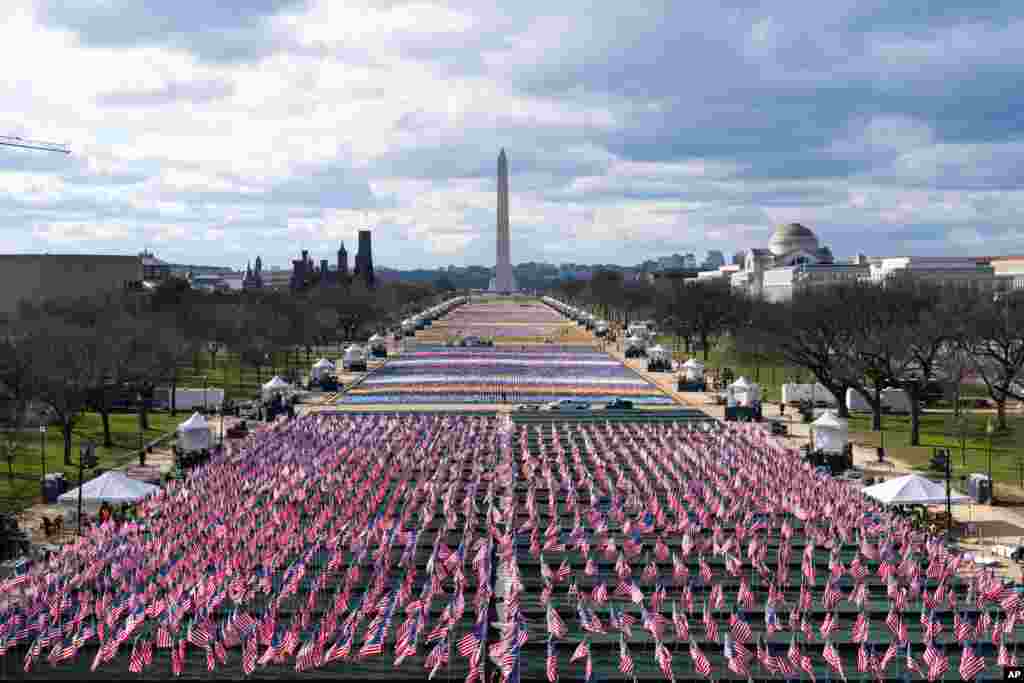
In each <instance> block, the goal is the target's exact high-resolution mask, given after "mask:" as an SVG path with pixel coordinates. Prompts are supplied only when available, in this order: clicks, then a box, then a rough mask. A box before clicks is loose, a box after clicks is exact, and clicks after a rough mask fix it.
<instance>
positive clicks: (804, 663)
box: [786, 635, 814, 679]
mask: <svg viewBox="0 0 1024 683" xmlns="http://www.w3.org/2000/svg"><path fill="white" fill-rule="evenodd" d="M786 656H787V658H788V659H789V663H790V664H791V665H792V668H793V669H794V670H801V669H802V670H803V671H806V672H807V674H808V675H809V676H811V678H812V679H813V678H814V666H813V665H812V664H811V658H810V656H809V655H807V654H805V653H804V652H803V651H802V650H801V649H800V646H799V645H797V643H796V636H795V635H793V636H790V639H789V650H788V651H787V653H786Z"/></svg>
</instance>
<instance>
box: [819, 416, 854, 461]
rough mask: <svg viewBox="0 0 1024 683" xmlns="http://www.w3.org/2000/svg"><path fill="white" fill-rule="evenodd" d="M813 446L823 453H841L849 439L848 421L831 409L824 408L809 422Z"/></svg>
mask: <svg viewBox="0 0 1024 683" xmlns="http://www.w3.org/2000/svg"><path fill="white" fill-rule="evenodd" d="M811 427H812V428H813V429H814V447H815V448H816V449H817V450H819V451H822V452H824V453H842V452H843V451H844V450H846V444H847V442H848V441H849V440H850V426H849V423H848V422H847V421H846V420H844V419H842V418H840V417H839V416H838V415H836V414H835V413H834V412H832V411H831V410H826V411H825V412H824V413H822V414H821V416H820V417H819V418H818V419H817V420H815V421H814V422H812V423H811Z"/></svg>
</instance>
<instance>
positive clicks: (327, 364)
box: [309, 358, 334, 380]
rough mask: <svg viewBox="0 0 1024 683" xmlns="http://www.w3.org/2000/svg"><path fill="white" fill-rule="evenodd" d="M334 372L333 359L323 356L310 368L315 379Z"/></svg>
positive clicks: (310, 374)
mask: <svg viewBox="0 0 1024 683" xmlns="http://www.w3.org/2000/svg"><path fill="white" fill-rule="evenodd" d="M333 372H334V363H332V362H331V361H329V360H327V359H326V358H321V359H320V360H318V361H317V362H316V364H315V365H314V366H313V368H312V369H311V370H310V372H309V376H310V378H311V379H313V380H318V379H320V378H321V377H323V376H324V375H329V374H331V373H333Z"/></svg>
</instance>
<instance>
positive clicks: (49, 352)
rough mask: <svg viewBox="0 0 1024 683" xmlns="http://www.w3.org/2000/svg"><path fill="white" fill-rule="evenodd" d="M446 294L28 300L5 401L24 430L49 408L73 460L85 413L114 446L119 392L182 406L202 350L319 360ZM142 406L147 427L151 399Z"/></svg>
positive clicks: (7, 362)
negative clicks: (161, 394) (186, 377)
mask: <svg viewBox="0 0 1024 683" xmlns="http://www.w3.org/2000/svg"><path fill="white" fill-rule="evenodd" d="M437 298H438V294H437V292H435V291H434V289H433V288H432V287H430V286H429V285H420V284H410V283H404V282H394V283H383V284H380V285H378V286H377V287H376V288H374V289H366V288H365V287H363V286H362V285H361V284H360V283H358V282H355V283H352V284H348V285H342V286H334V287H316V288H312V289H310V290H308V291H306V292H302V293H290V292H276V291H272V290H256V291H246V292H238V293H204V292H198V291H194V290H192V289H191V288H189V287H188V285H187V283H184V282H183V281H180V280H170V281H168V282H166V283H163V284H162V285H161V286H160V287H158V288H157V289H156V290H155V291H154V292H152V293H151V294H141V293H136V292H131V293H119V294H116V295H106V296H103V297H97V298H90V299H77V300H71V299H68V300H55V301H46V302H42V303H41V304H39V305H35V306H33V305H28V304H25V305H22V306H21V307H20V308H19V310H18V312H17V314H16V315H14V316H12V317H11V318H10V319H8V320H6V321H4V322H3V324H0V401H4V402H6V403H7V404H8V405H10V406H11V407H12V410H10V413H11V414H12V416H13V421H14V422H15V426H16V427H20V426H22V424H24V421H25V418H26V415H27V412H28V409H29V407H30V406H36V407H39V408H43V409H45V410H46V411H47V412H49V413H50V414H51V415H52V416H53V417H54V419H55V420H56V422H57V423H59V424H60V426H61V431H62V434H63V439H64V451H65V459H66V460H68V459H70V456H71V441H72V434H73V432H74V429H75V427H76V424H77V422H78V420H79V419H80V417H81V415H82V414H83V413H84V412H85V411H87V410H94V411H96V412H98V413H100V415H101V416H102V421H103V430H104V445H105V446H107V447H110V446H111V445H112V441H111V433H110V419H109V416H110V412H111V398H112V397H113V396H116V395H119V394H123V393H124V392H125V391H126V390H127V391H129V392H132V393H141V394H147V393H149V392H151V391H152V389H153V387H155V386H158V385H161V386H168V387H169V388H170V389H171V408H172V411H173V410H174V407H175V406H174V390H175V389H176V388H177V384H178V381H179V378H180V375H181V369H182V367H183V366H185V367H187V365H188V364H189V362H191V363H192V364H193V365H194V366H197V365H198V364H199V359H200V355H201V354H209V358H210V363H211V365H212V366H216V363H217V356H218V354H220V353H222V352H224V351H225V350H230V351H232V352H234V353H237V354H238V356H239V357H240V359H241V362H242V363H243V364H245V365H248V366H250V367H253V368H254V369H255V370H256V371H257V373H259V372H260V370H261V369H262V368H263V367H265V366H266V365H267V364H268V363H269V362H270V359H271V358H273V357H275V355H277V356H280V354H284V353H295V354H298V353H300V352H301V351H302V350H305V352H306V356H307V360H308V358H309V354H310V353H311V352H312V349H313V348H314V347H315V346H324V345H329V344H333V343H339V344H340V343H341V342H342V341H343V340H353V339H360V338H362V337H363V336H367V335H369V334H370V333H372V332H374V331H381V330H384V329H387V328H388V327H391V326H394V325H395V324H397V322H398V321H399V320H401V318H402V316H404V315H406V314H408V313H409V312H410V311H411V310H417V309H420V308H422V307H424V306H427V305H430V304H432V303H434V302H435V301H436V300H437ZM138 414H139V420H140V426H141V427H142V428H146V427H147V426H148V424H147V417H146V403H145V401H139V402H138Z"/></svg>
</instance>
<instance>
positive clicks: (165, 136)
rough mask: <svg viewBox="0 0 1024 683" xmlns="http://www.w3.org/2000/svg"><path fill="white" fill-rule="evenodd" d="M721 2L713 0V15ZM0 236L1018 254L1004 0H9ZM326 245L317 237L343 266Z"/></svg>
mask: <svg viewBox="0 0 1024 683" xmlns="http://www.w3.org/2000/svg"><path fill="white" fill-rule="evenodd" d="M712 5H713V6H714V7H713V8H711V6H712ZM4 8H5V10H6V16H5V19H4V21H2V22H0V59H2V62H3V64H4V69H3V72H2V73H0V134H6V135H20V136H23V137H29V138H36V139H42V140H50V141H57V142H67V143H68V144H69V145H70V147H71V149H72V154H71V155H70V156H64V155H61V154H52V153H47V152H38V151H27V150H19V149H14V148H9V147H0V252H6V253H10V252H44V251H47V252H51V253H56V252H65V253H67V252H71V253H135V252H137V251H139V250H141V249H143V248H145V247H149V248H150V249H152V250H153V251H154V252H156V254H157V255H158V256H160V257H162V258H165V259H167V260H170V261H175V262H187V263H206V264H214V265H231V266H240V265H241V266H244V264H245V262H246V261H247V260H248V259H253V258H255V257H256V255H262V257H263V260H264V263H266V264H270V265H285V264H287V263H288V262H289V259H291V258H293V257H294V256H295V255H297V252H298V250H299V249H301V248H307V249H309V250H310V251H311V254H312V256H313V257H314V258H315V259H319V258H322V257H329V256H330V255H331V254H333V252H334V251H335V250H336V249H337V245H338V243H339V242H340V241H342V240H344V242H345V244H346V246H347V247H348V248H349V250H350V251H354V247H355V244H354V243H355V234H356V231H357V230H358V229H360V228H362V227H365V226H367V225H369V226H370V227H372V229H373V240H374V259H375V261H376V262H377V263H379V264H382V265H388V266H393V267H402V268H409V267H417V266H420V267H436V266H440V265H447V264H457V265H469V264H483V265H493V263H494V225H495V204H496V201H495V187H496V180H495V177H494V176H495V167H496V157H497V154H498V150H499V148H501V147H505V148H506V149H507V151H508V154H509V159H510V168H511V183H510V184H511V192H512V196H511V201H510V205H511V224H512V257H513V261H516V262H519V261H526V260H545V261H549V262H553V263H559V262H564V261H575V262H585V263H591V262H615V263H622V264H633V263H637V262H639V261H641V260H643V259H645V258H651V257H657V256H662V255H668V254H670V253H672V252H676V251H679V252H682V251H694V252H696V253H697V254H698V255H701V254H703V252H704V251H706V250H707V249H721V250H723V251H724V252H726V253H727V254H730V253H732V252H733V251H736V250H737V249H742V248H748V247H754V246H764V245H765V243H766V242H767V240H768V238H769V236H770V234H771V232H772V229H773V228H772V226H773V225H774V224H777V223H780V222H791V221H797V222H801V223H803V224H805V225H807V226H809V227H811V228H812V229H814V230H815V231H816V232H817V233H818V235H819V237H820V238H821V240H822V243H823V244H828V245H830V246H831V247H832V250H833V252H834V253H835V254H836V255H837V256H840V257H845V256H850V255H853V254H855V253H856V252H858V251H863V252H866V253H868V254H869V255H891V254H928V255H957V254H971V255H993V254H1000V253H1021V252H1024V238H1022V234H1024V233H1022V220H1021V217H1022V215H1024V214H1022V211H1021V209H1022V208H1024V194H1022V192H1021V190H1020V185H1021V177H1022V176H1024V136H1022V133H1024V116H1022V114H1021V112H1024V82H1022V81H1024V3H1021V2H1019V0H1012V1H1006V2H989V3H986V2H983V1H979V0H971V1H969V2H968V1H967V0H949V1H946V2H943V1H941V0H939V1H936V2H931V1H926V0H901V1H900V2H891V0H862V1H860V2H847V1H846V0H829V1H828V2H815V3H808V2H806V1H805V0H800V1H799V2H788V1H786V2H783V1H780V0H775V1H773V2H748V1H744V0H722V1H720V2H716V3H690V2H682V1H665V2H657V1H654V0H644V1H641V2H636V3H632V2H607V1H595V2H582V1H576V0H560V1H559V2H551V1H550V0H545V1H543V2H542V1H539V0H516V1H515V2H501V3H490V2H468V1H465V0H451V1H450V2H447V3H443V2H436V3H431V2H409V3H407V2H398V1H385V0H378V1H373V2H365V3H364V2H363V1H362V0H344V1H341V0H337V1H333V0H217V2H210V1H209V0H168V1H164V0H161V1H160V2H156V1H154V0H150V1H148V2H143V1H142V0H133V1H130V2H129V1H123V2H122V1H119V0H106V1H102V0H92V1H89V0H37V1H36V2H29V1H24V2H23V1H22V0H6V1H5V3H4ZM332 260H333V257H332Z"/></svg>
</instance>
